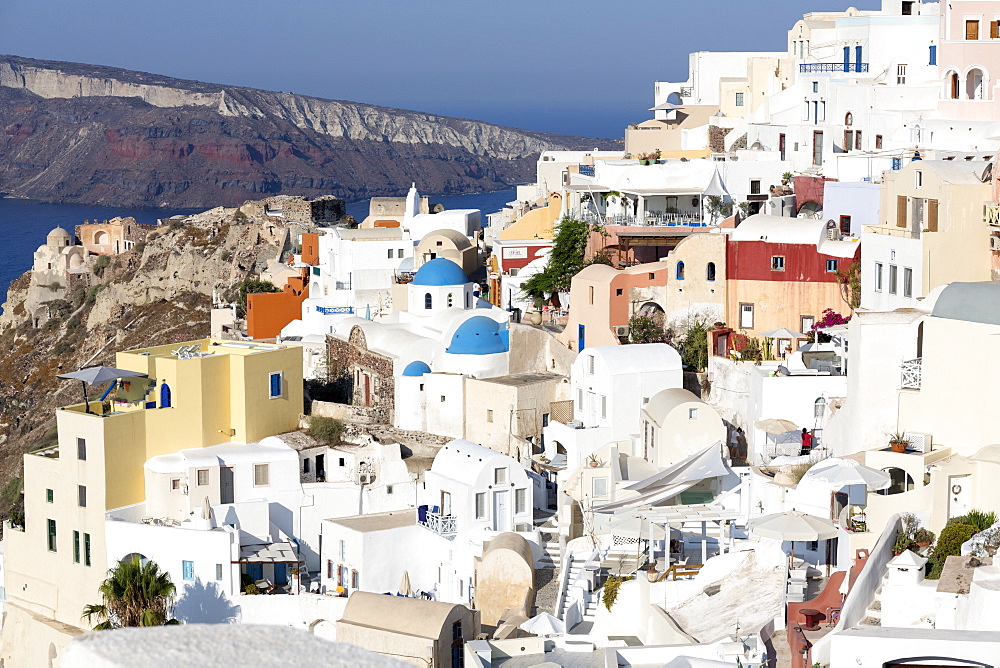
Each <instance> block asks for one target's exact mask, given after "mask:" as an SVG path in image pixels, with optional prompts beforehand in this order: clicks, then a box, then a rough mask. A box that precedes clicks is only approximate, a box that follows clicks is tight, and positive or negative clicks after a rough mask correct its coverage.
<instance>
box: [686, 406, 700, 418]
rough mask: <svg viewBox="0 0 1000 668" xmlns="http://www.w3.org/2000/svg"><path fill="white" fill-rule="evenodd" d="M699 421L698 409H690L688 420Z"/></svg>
mask: <svg viewBox="0 0 1000 668" xmlns="http://www.w3.org/2000/svg"><path fill="white" fill-rule="evenodd" d="M697 419H698V409H697V408H689V409H688V420H697Z"/></svg>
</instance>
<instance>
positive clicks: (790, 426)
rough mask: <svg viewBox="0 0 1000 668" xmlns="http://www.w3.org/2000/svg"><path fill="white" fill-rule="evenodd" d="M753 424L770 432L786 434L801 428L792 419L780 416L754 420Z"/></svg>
mask: <svg viewBox="0 0 1000 668" xmlns="http://www.w3.org/2000/svg"><path fill="white" fill-rule="evenodd" d="M753 425H754V426H755V427H757V428H758V429H762V430H763V431H765V432H767V433H768V434H784V433H785V432H788V431H798V430H799V425H797V424H795V423H794V422H792V421H791V420H780V419H778V418H770V419H767V420H760V421H758V422H754V423H753Z"/></svg>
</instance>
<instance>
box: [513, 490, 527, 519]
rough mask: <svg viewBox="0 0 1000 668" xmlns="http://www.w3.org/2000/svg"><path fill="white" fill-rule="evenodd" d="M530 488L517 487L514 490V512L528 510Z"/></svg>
mask: <svg viewBox="0 0 1000 668" xmlns="http://www.w3.org/2000/svg"><path fill="white" fill-rule="evenodd" d="M527 506H528V490H526V489H515V490H514V512H515V513H523V512H526V511H527V510H528V508H527Z"/></svg>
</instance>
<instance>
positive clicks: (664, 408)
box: [642, 388, 727, 467]
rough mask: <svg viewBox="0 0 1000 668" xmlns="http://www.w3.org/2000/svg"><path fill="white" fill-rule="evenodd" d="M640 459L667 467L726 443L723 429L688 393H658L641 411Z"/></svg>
mask: <svg viewBox="0 0 1000 668" xmlns="http://www.w3.org/2000/svg"><path fill="white" fill-rule="evenodd" d="M642 428H643V432H642V457H643V459H645V460H646V461H648V462H649V463H651V464H653V465H654V466H658V467H667V466H672V465H674V464H676V463H677V462H679V461H681V460H683V459H685V458H687V457H690V456H691V455H693V454H695V453H697V452H701V451H702V450H704V449H705V448H707V447H709V446H711V445H713V444H718V446H719V452H720V453H721V452H722V450H723V448H722V446H723V445H725V443H726V439H727V432H726V425H725V423H724V422H723V421H722V417H721V416H720V415H719V413H718V411H716V410H715V409H714V408H713V407H712V406H709V405H708V404H706V403H705V402H704V401H702V400H701V399H699V398H698V397H696V396H695V395H694V394H693V393H691V392H689V391H688V390H685V389H681V388H671V389H668V390H661V391H659V392H657V393H656V394H654V395H653V396H652V397H650V399H649V403H647V404H646V405H645V406H644V407H643V409H642Z"/></svg>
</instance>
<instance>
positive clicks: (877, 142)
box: [875, 135, 882, 150]
mask: <svg viewBox="0 0 1000 668" xmlns="http://www.w3.org/2000/svg"><path fill="white" fill-rule="evenodd" d="M875 148H876V149H879V150H880V149H881V148H882V135H875Z"/></svg>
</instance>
